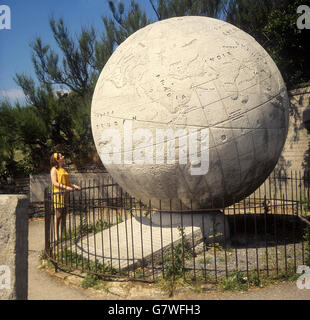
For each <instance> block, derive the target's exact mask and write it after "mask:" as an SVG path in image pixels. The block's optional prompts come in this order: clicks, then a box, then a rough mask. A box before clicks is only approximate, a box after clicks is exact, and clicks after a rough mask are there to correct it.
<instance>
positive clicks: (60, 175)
mask: <svg viewBox="0 0 310 320" xmlns="http://www.w3.org/2000/svg"><path fill="white" fill-rule="evenodd" d="M55 169H56V174H57V182H58V183H59V184H63V185H65V186H70V180H69V174H68V172H67V171H66V170H65V169H64V168H59V169H57V168H56V167H55ZM62 191H64V189H62V188H58V187H56V186H54V185H53V192H62ZM68 204H69V193H68V192H64V193H60V194H55V195H54V208H64V207H65V206H67V205H68Z"/></svg>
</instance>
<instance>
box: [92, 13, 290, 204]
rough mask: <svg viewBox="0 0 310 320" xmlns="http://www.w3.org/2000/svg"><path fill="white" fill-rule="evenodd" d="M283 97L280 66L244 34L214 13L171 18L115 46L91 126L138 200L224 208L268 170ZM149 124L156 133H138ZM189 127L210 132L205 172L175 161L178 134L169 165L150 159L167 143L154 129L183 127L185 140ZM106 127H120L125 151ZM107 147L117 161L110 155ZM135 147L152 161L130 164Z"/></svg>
mask: <svg viewBox="0 0 310 320" xmlns="http://www.w3.org/2000/svg"><path fill="white" fill-rule="evenodd" d="M288 105H289V102H288V97H287V91H286V88H285V84H284V82H283V79H282V77H281V74H280V72H279V70H278V68H277V66H276V65H275V63H274V62H273V60H272V59H271V57H270V56H269V55H268V53H267V52H266V51H265V50H264V49H263V48H262V47H261V46H260V45H259V44H258V43H257V42H256V41H255V39H253V38H252V37H251V36H250V35H248V34H247V33H245V32H243V31H242V30H240V29H238V28H236V27H235V26H233V25H231V24H229V23H226V22H223V21H221V20H217V19H213V18H207V17H194V16H188V17H177V18H171V19H167V20H162V21H160V22H155V23H153V24H150V25H148V26H146V27H144V28H142V29H140V30H138V31H137V32H135V33H134V34H132V35H131V36H130V37H128V38H127V39H126V40H125V41H124V42H123V43H122V44H121V45H120V46H119V47H118V48H117V49H116V50H115V52H114V53H113V55H112V56H111V57H110V59H109V60H108V62H107V63H106V65H105V66H104V68H103V70H102V72H101V74H100V77H99V79H98V82H97V84H96V88H95V92H94V95H93V101H92V108H91V122H92V132H93V137H94V141H95V145H96V148H97V151H98V153H99V156H100V158H101V160H102V161H103V164H104V165H105V167H106V168H107V170H108V172H109V173H110V174H111V175H112V177H113V178H114V180H115V181H116V182H117V183H118V184H119V185H120V186H121V187H122V188H123V189H124V190H125V191H127V192H128V193H129V194H131V195H132V196H134V197H135V198H136V199H141V200H142V202H144V203H145V204H149V200H151V205H152V206H153V207H155V208H162V209H165V210H169V209H170V208H171V209H173V210H174V209H180V208H183V209H186V208H192V209H202V208H210V207H211V205H213V206H217V207H219V206H220V207H222V206H223V205H225V206H228V205H231V204H232V203H234V202H237V201H239V200H241V199H243V198H244V197H246V196H248V195H249V194H251V193H252V192H253V191H255V190H256V189H257V188H258V187H259V186H260V185H261V184H262V182H263V181H264V180H265V179H266V178H267V177H268V176H269V174H270V173H271V171H272V170H273V169H274V167H275V165H276V163H277V161H278V159H279V156H280V154H281V151H282V148H283V145H284V142H285V139H286V135H287V129H288ZM125 127H126V128H125ZM128 128H131V130H132V131H128ZM125 129H126V130H127V131H126V130H125ZM139 129H141V130H140V131H139ZM145 129H147V130H148V132H151V133H152V135H146V136H144V137H143V132H145ZM190 129H196V130H200V135H199V134H197V139H196V142H197V145H199V143H203V138H202V133H201V132H202V131H201V130H203V129H204V130H208V131H207V132H208V136H207V139H208V140H207V141H208V170H207V172H205V173H204V174H200V175H199V174H198V175H197V174H196V175H193V174H192V171H191V170H192V169H193V168H195V167H199V165H200V166H201V165H202V164H201V163H200V164H199V161H198V162H197V161H196V162H195V161H189V160H188V161H187V162H186V163H184V162H182V163H181V161H178V160H180V158H181V153H180V154H179V152H178V147H179V149H180V146H181V143H180V141H181V140H180V139H179V140H177V139H175V155H176V161H175V162H174V163H168V161H166V160H167V157H165V159H164V160H165V161H161V162H160V161H158V159H157V158H156V150H157V149H156V148H157V147H159V145H160V144H162V145H163V144H164V143H168V141H169V138H168V135H167V139H166V140H164V142H163V141H158V140H156V134H157V132H158V130H171V131H170V132H173V133H175V132H178V130H181V131H180V132H183V133H184V132H186V134H185V135H183V138H184V137H185V138H186V139H188V140H187V141H189V135H190V132H191V131H190ZM109 130H110V131H109ZM182 130H183V131H182ZM184 130H185V131H184ZM107 132H110V133H111V132H114V133H117V132H119V137H120V139H119V140H117V139H116V140H115V141H116V142H117V141H118V142H119V141H120V142H121V144H122V148H121V150H119V149H117V148H116V149H115V148H114V146H115V145H117V144H115V143H114V144H113V143H112V142H111V141H112V140H113V138H111V139H110V140H109V139H106V133H107ZM128 132H129V133H128ZM131 132H135V133H134V134H133V135H132V136H131V137H130V133H131ZM139 133H140V134H139ZM141 133H142V134H141ZM116 135H117V134H116ZM180 137H181V136H180ZM170 138H171V136H170ZM115 141H114V142H115ZM177 141H179V144H178V142H177ZM109 144H110V148H111V150H110V151H107V150H109V149H108V148H107V146H108V145H109ZM202 146H203V145H202V144H201V146H200V151H199V146H198V147H197V148H198V149H197V150H198V155H199V152H200V155H201V152H202ZM187 150H188V149H187ZM164 151H167V147H166V149H165V150H164ZM113 152H114V156H115V157H116V158H115V159H118V162H117V161H114V162H113V161H107V160H106V159H107V156H111V157H112V155H113ZM132 154H134V155H135V154H136V155H137V154H138V155H139V156H140V158H139V157H136V159H138V158H139V159H141V158H142V159H143V157H148V160H150V157H151V159H152V160H153V161H151V162H150V161H149V162H147V161H145V162H143V161H142V163H141V162H139V161H131V162H130V159H133V158H132V156H130V155H132ZM164 154H165V155H166V153H164ZM188 158H189V155H188ZM128 159H129V160H128ZM159 200H161V201H159Z"/></svg>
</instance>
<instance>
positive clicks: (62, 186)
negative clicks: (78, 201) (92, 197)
mask: <svg viewBox="0 0 310 320" xmlns="http://www.w3.org/2000/svg"><path fill="white" fill-rule="evenodd" d="M64 159H65V157H64V155H62V154H61V153H59V152H56V153H54V154H52V156H51V159H50V165H51V181H52V185H53V202H54V208H55V241H58V238H59V237H58V229H59V223H60V224H61V234H63V233H65V232H66V211H67V207H68V205H69V193H68V192H66V191H73V189H76V190H81V188H80V187H79V186H77V185H75V184H71V183H70V180H69V174H68V172H67V171H66V170H65V169H64V168H63V167H62V166H63V163H64Z"/></svg>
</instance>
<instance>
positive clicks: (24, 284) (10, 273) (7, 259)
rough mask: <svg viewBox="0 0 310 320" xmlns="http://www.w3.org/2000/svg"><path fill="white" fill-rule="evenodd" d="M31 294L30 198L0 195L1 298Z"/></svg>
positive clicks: (19, 298)
mask: <svg viewBox="0 0 310 320" xmlns="http://www.w3.org/2000/svg"><path fill="white" fill-rule="evenodd" d="M27 295H28V199H27V196H26V195H0V300H15V299H17V300H25V299H27Z"/></svg>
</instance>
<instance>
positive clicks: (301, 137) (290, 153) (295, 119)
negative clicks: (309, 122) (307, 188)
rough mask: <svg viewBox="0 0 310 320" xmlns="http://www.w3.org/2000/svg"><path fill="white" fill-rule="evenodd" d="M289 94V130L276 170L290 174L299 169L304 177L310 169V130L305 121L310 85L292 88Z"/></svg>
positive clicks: (308, 105)
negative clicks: (304, 115)
mask: <svg viewBox="0 0 310 320" xmlns="http://www.w3.org/2000/svg"><path fill="white" fill-rule="evenodd" d="M289 95H290V102H291V107H290V121H289V130H288V135H287V139H286V142H285V145H284V148H283V151H282V154H281V156H280V159H279V161H278V164H277V166H276V168H275V171H276V173H280V172H281V173H282V174H287V175H288V176H290V172H291V171H293V172H295V171H298V172H300V173H301V176H302V177H303V176H304V175H305V174H307V173H308V174H309V170H310V132H309V131H308V130H307V128H306V127H305V124H304V121H303V113H304V111H305V110H306V109H308V108H310V87H307V88H303V89H296V90H292V91H290V92H289Z"/></svg>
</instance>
